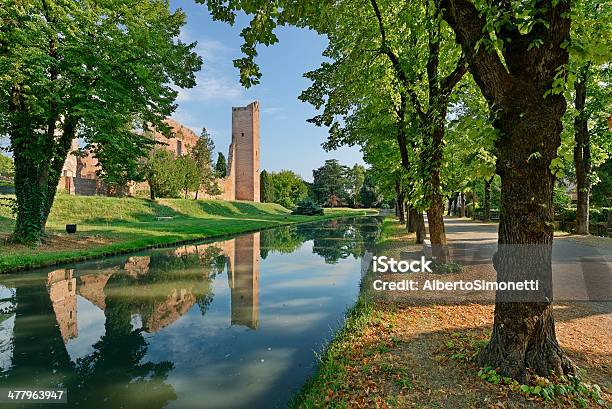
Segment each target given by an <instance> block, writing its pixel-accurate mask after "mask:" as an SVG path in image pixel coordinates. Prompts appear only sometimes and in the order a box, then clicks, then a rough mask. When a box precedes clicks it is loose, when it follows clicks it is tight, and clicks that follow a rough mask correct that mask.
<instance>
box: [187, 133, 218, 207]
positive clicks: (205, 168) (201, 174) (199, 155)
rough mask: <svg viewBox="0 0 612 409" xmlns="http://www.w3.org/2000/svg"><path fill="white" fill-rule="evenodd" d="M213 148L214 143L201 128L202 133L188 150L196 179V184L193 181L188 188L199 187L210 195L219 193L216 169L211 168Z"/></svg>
mask: <svg viewBox="0 0 612 409" xmlns="http://www.w3.org/2000/svg"><path fill="white" fill-rule="evenodd" d="M214 150H215V143H214V142H213V140H212V138H211V137H210V134H209V133H208V131H207V130H206V128H203V129H202V134H201V135H200V137H199V138H198V140H197V141H196V144H195V146H193V147H192V148H191V151H190V152H189V156H191V158H193V160H194V161H195V164H196V168H197V175H196V180H197V181H198V183H197V186H196V185H195V182H194V184H193V185H190V190H192V191H197V190H200V189H201V190H204V191H205V192H206V193H208V194H210V195H212V196H214V195H218V194H219V193H221V192H220V189H219V185H218V184H217V174H216V170H215V169H213V160H212V155H213V152H214Z"/></svg>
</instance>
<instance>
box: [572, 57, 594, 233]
mask: <svg viewBox="0 0 612 409" xmlns="http://www.w3.org/2000/svg"><path fill="white" fill-rule="evenodd" d="M588 69H589V68H588V65H587V66H585V67H583V68H582V69H581V71H580V73H579V76H578V79H577V81H576V83H575V84H574V88H575V90H576V97H575V98H576V99H575V101H574V105H575V107H576V111H577V115H576V118H575V119H574V139H575V144H574V166H575V168H576V193H577V195H578V197H577V199H578V200H577V203H576V233H577V234H589V196H590V193H591V183H590V181H589V173H591V144H590V140H589V139H590V138H589V128H588V118H587V113H586V112H585V110H584V105H585V102H586V94H587V85H586V82H587V75H588Z"/></svg>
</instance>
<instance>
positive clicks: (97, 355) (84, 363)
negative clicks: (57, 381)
mask: <svg viewBox="0 0 612 409" xmlns="http://www.w3.org/2000/svg"><path fill="white" fill-rule="evenodd" d="M104 313H105V316H106V323H105V325H104V327H105V334H104V336H103V337H102V339H100V341H98V342H97V343H96V344H94V348H95V351H94V352H93V354H91V355H88V356H87V357H85V358H81V359H79V360H78V362H77V365H76V373H77V376H76V379H75V380H74V381H76V382H74V383H73V384H72V385H70V386H71V387H69V391H70V392H69V397H70V402H71V403H74V404H75V405H78V406H80V407H86V408H98V407H99V408H163V407H164V406H166V404H167V403H168V402H169V401H170V400H174V399H176V393H175V392H174V388H173V387H172V386H171V385H169V384H167V383H166V382H165V381H166V378H167V377H168V373H169V372H170V370H171V369H172V368H173V367H174V365H173V364H172V363H171V362H167V361H164V362H159V363H154V362H142V360H143V358H144V356H145V354H146V353H147V343H146V340H145V339H144V337H143V334H142V332H143V330H142V329H140V328H138V329H132V321H131V317H132V314H131V311H130V308H129V306H128V305H126V304H123V303H122V302H121V300H117V299H114V298H112V297H111V298H109V299H107V307H106V310H105V312H104ZM118 385H122V386H123V387H121V388H118V387H117V386H118Z"/></svg>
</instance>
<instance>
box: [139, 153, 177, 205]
mask: <svg viewBox="0 0 612 409" xmlns="http://www.w3.org/2000/svg"><path fill="white" fill-rule="evenodd" d="M176 163H177V160H176V158H175V157H174V154H173V153H172V152H170V151H168V150H167V149H164V148H155V149H153V150H152V151H151V153H150V154H149V157H148V158H147V161H146V163H145V165H144V169H145V171H144V173H145V175H146V180H147V182H148V183H149V187H150V189H151V198H152V199H153V198H155V197H178V195H179V192H180V191H181V189H182V188H183V186H182V182H183V180H181V177H180V175H179V173H178V172H177V166H176Z"/></svg>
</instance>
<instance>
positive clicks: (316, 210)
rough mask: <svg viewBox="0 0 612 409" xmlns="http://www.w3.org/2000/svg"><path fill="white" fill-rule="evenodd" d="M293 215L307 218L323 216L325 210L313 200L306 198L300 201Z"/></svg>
mask: <svg viewBox="0 0 612 409" xmlns="http://www.w3.org/2000/svg"><path fill="white" fill-rule="evenodd" d="M291 214H303V215H305V216H317V215H319V216H320V215H322V214H323V208H322V207H321V206H319V205H318V204H316V203H315V201H314V200H312V198H310V197H308V196H306V197H305V198H303V199H302V200H300V201H299V202H298V204H297V206H296V207H295V209H294V210H293V212H292V213H291Z"/></svg>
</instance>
